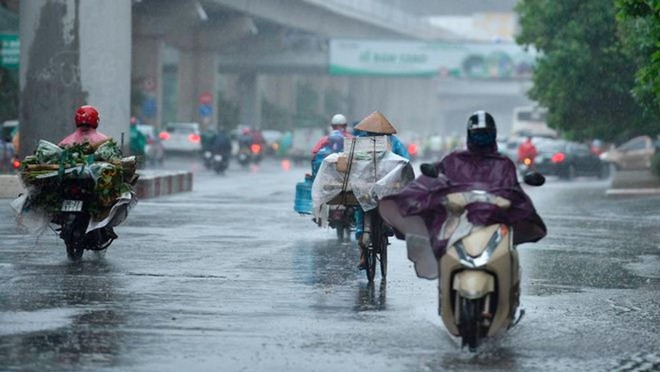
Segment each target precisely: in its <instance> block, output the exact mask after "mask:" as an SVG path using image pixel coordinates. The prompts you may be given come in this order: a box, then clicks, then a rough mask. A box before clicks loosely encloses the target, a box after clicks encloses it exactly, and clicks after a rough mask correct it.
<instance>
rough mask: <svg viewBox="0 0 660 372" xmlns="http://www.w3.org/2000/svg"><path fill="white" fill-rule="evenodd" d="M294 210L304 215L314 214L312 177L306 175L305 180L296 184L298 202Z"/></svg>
mask: <svg viewBox="0 0 660 372" xmlns="http://www.w3.org/2000/svg"><path fill="white" fill-rule="evenodd" d="M293 210H294V211H296V212H298V213H302V214H311V213H312V177H311V176H310V175H305V180H304V181H303V182H298V183H297V184H296V201H295V203H294V205H293Z"/></svg>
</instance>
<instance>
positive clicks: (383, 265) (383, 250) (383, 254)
mask: <svg viewBox="0 0 660 372" xmlns="http://www.w3.org/2000/svg"><path fill="white" fill-rule="evenodd" d="M381 243H382V244H381V246H380V275H381V276H382V277H383V278H386V277H387V246H388V241H387V237H386V236H383V235H382V234H381Z"/></svg>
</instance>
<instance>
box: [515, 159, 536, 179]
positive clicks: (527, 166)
mask: <svg viewBox="0 0 660 372" xmlns="http://www.w3.org/2000/svg"><path fill="white" fill-rule="evenodd" d="M532 171H534V159H532V158H529V157H527V158H524V159H522V160H519V161H518V173H519V174H520V175H521V176H524V175H525V174H526V173H528V172H532Z"/></svg>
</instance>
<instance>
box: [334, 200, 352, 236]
mask: <svg viewBox="0 0 660 372" xmlns="http://www.w3.org/2000/svg"><path fill="white" fill-rule="evenodd" d="M328 225H329V226H330V227H331V228H333V229H335V231H336V232H337V240H339V241H340V242H342V241H350V240H351V229H354V228H355V208H353V207H352V206H350V205H333V206H331V207H330V210H329V212H328Z"/></svg>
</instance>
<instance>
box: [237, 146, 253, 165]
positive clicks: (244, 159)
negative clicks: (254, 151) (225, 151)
mask: <svg viewBox="0 0 660 372" xmlns="http://www.w3.org/2000/svg"><path fill="white" fill-rule="evenodd" d="M236 158H237V159H238V164H240V165H241V166H242V167H244V168H245V167H247V166H248V165H250V161H251V160H250V158H251V152H250V149H249V148H248V147H241V148H240V149H239V150H238V155H237V157H236Z"/></svg>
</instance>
